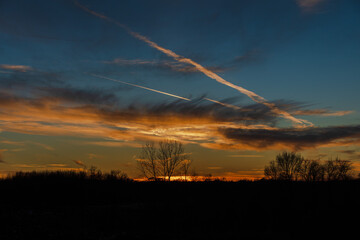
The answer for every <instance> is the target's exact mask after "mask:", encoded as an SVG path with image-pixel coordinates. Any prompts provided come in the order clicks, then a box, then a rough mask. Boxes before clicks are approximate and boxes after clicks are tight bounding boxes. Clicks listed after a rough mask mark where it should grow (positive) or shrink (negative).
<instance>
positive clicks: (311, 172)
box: [300, 160, 325, 182]
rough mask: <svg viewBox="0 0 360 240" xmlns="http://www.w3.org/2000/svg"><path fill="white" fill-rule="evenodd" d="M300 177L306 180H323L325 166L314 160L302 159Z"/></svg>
mask: <svg viewBox="0 0 360 240" xmlns="http://www.w3.org/2000/svg"><path fill="white" fill-rule="evenodd" d="M300 177H301V179H302V180H304V181H307V182H310V181H323V180H324V177H325V167H324V166H323V165H322V164H321V163H320V162H319V161H316V160H303V162H302V165H301V169H300Z"/></svg>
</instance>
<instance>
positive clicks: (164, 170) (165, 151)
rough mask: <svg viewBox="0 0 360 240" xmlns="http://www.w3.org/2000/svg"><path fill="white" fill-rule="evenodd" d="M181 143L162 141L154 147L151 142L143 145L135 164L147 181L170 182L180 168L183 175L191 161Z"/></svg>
mask: <svg viewBox="0 0 360 240" xmlns="http://www.w3.org/2000/svg"><path fill="white" fill-rule="evenodd" d="M188 155H189V154H187V153H185V148H184V146H183V144H182V143H180V142H178V141H173V140H164V141H160V142H159V143H158V146H156V145H155V144H154V143H152V142H148V143H146V144H145V145H143V147H142V149H141V153H140V155H139V158H137V162H138V165H139V169H140V171H141V172H142V174H143V175H144V176H145V177H146V178H147V179H153V180H162V179H164V180H168V181H170V180H171V177H172V176H173V175H174V174H175V172H176V171H177V170H179V169H180V168H181V167H182V169H183V171H184V173H185V174H187V172H188V167H189V166H190V163H191V161H190V160H189V159H188Z"/></svg>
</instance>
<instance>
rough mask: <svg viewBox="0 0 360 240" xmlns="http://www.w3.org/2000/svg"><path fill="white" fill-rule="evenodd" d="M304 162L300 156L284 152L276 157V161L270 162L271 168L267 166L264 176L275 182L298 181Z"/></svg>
mask: <svg viewBox="0 0 360 240" xmlns="http://www.w3.org/2000/svg"><path fill="white" fill-rule="evenodd" d="M303 161H304V159H303V157H302V156H301V155H300V154H297V153H295V152H282V153H280V154H278V155H277V156H276V159H275V161H271V162H270V165H269V166H265V169H264V175H265V177H267V178H270V179H273V180H287V181H291V180H298V177H299V175H300V170H301V165H302V162H303Z"/></svg>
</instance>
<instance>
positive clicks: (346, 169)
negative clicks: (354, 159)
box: [324, 157, 354, 181]
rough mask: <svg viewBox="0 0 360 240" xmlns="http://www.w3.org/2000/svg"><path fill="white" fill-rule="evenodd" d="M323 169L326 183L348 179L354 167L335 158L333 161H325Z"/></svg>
mask: <svg viewBox="0 0 360 240" xmlns="http://www.w3.org/2000/svg"><path fill="white" fill-rule="evenodd" d="M324 169H325V170H324V171H325V175H326V179H327V180H328V181H338V180H348V179H350V178H351V177H352V170H353V169H354V167H353V166H352V163H351V162H350V161H347V160H341V159H339V158H338V157H337V158H336V159H335V160H328V161H326V162H325V164H324Z"/></svg>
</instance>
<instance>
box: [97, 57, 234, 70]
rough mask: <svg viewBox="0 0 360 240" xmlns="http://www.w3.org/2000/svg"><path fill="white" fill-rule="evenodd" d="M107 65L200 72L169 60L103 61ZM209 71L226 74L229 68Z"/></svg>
mask: <svg viewBox="0 0 360 240" xmlns="http://www.w3.org/2000/svg"><path fill="white" fill-rule="evenodd" d="M103 63H105V64H112V65H119V66H143V67H151V68H160V69H167V70H171V71H175V72H182V73H195V72H198V70H197V69H196V68H195V67H194V66H189V65H186V64H184V63H181V62H177V61H169V60H144V59H123V58H116V59H114V60H112V61H103ZM207 69H210V70H211V71H213V72H224V71H225V70H226V69H227V68H224V67H220V66H209V67H207Z"/></svg>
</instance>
